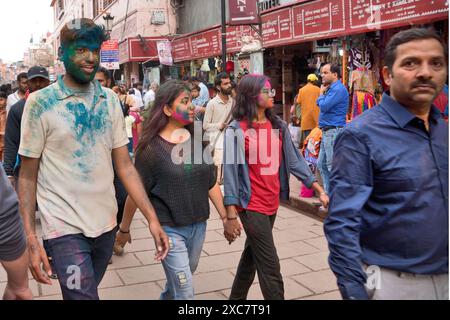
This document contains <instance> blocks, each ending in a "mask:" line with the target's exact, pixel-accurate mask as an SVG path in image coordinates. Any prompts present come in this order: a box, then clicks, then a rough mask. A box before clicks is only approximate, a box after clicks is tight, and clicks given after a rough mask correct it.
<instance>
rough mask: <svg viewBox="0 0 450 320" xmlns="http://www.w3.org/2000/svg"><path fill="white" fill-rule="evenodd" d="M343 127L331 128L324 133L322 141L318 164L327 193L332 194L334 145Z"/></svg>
mask: <svg viewBox="0 0 450 320" xmlns="http://www.w3.org/2000/svg"><path fill="white" fill-rule="evenodd" d="M342 129H343V128H336V129H329V130H327V131H324V132H323V133H322V141H321V142H320V153H319V159H318V163H317V166H318V168H319V170H320V175H321V176H322V180H323V188H324V189H325V192H326V193H327V194H330V190H329V185H330V175H331V164H332V163H333V147H334V141H336V137H337V136H338V134H339V133H340V132H341V131H342Z"/></svg>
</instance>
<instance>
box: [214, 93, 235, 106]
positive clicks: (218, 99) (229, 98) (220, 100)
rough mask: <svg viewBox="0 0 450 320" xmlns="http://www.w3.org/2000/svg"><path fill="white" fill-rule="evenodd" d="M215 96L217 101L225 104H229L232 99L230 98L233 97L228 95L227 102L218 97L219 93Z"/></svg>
mask: <svg viewBox="0 0 450 320" xmlns="http://www.w3.org/2000/svg"><path fill="white" fill-rule="evenodd" d="M216 98H217V101H218V102H219V103H221V104H225V105H227V104H229V103H230V102H231V101H232V99H233V98H232V97H228V102H227V103H225V102H224V101H223V100H222V98H221V97H220V95H219V94H217V95H216Z"/></svg>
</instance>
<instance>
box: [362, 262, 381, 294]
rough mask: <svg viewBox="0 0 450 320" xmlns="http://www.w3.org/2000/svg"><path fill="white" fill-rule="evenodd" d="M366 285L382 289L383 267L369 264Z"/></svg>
mask: <svg viewBox="0 0 450 320" xmlns="http://www.w3.org/2000/svg"><path fill="white" fill-rule="evenodd" d="M366 274H367V282H366V287H367V288H368V289H369V290H375V289H377V290H379V289H381V269H380V267H379V266H368V267H367V269H366Z"/></svg>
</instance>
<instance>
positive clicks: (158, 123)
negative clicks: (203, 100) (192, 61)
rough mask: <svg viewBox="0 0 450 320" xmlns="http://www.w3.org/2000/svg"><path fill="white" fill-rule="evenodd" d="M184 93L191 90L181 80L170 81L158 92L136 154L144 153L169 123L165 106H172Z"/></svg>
mask: <svg viewBox="0 0 450 320" xmlns="http://www.w3.org/2000/svg"><path fill="white" fill-rule="evenodd" d="M184 91H188V92H190V91H191V90H190V88H189V87H188V86H187V85H186V84H185V83H184V82H182V81H179V80H168V81H166V82H164V83H163V84H162V85H161V87H160V88H159V90H158V91H157V92H156V95H155V102H154V104H153V107H152V109H151V114H150V117H149V118H148V119H147V121H145V122H144V125H143V129H142V135H141V137H140V138H139V143H138V146H137V149H136V153H139V152H142V151H144V150H145V148H147V146H148V145H149V144H150V142H151V141H152V139H153V138H155V137H156V136H157V135H158V134H159V132H161V130H162V129H164V127H165V126H166V125H167V124H168V123H169V117H168V116H167V115H166V114H165V113H164V106H166V105H167V106H171V105H172V104H173V102H174V101H175V100H176V99H177V98H178V96H179V95H180V94H181V93H182V92H184Z"/></svg>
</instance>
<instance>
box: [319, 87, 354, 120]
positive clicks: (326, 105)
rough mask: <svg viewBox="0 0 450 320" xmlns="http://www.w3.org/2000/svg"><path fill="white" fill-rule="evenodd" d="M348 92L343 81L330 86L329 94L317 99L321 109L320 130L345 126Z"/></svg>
mask: <svg viewBox="0 0 450 320" xmlns="http://www.w3.org/2000/svg"><path fill="white" fill-rule="evenodd" d="M348 103H349V100H348V91H347V89H346V88H345V87H344V85H343V84H342V82H341V81H339V80H338V81H336V82H334V83H333V84H331V85H330V88H328V90H327V92H326V93H325V94H322V95H321V96H320V97H319V98H318V99H317V105H318V106H319V108H320V115H319V128H323V127H326V126H337V127H343V126H345V123H346V121H345V119H346V117H347V110H348Z"/></svg>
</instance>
